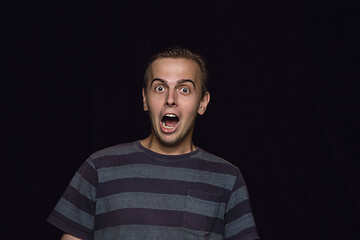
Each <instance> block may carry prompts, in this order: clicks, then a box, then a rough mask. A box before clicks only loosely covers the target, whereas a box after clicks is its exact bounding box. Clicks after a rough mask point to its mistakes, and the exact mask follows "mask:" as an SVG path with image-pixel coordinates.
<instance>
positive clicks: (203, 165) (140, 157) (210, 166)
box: [93, 152, 239, 176]
mask: <svg viewBox="0 0 360 240" xmlns="http://www.w3.org/2000/svg"><path fill="white" fill-rule="evenodd" d="M150 158H151V156H150ZM93 161H94V162H95V163H96V167H97V168H98V169H101V168H108V167H120V166H125V165H131V164H134V163H136V164H149V165H157V166H169V164H171V166H172V167H180V168H189V169H196V170H202V171H208V172H216V173H224V174H229V175H234V176H237V175H238V174H239V170H238V169H237V168H236V167H234V166H233V165H230V164H228V163H225V162H222V163H219V162H211V161H208V160H207V159H200V158H191V159H190V160H189V159H184V161H176V162H172V161H171V160H169V161H164V159H162V161H152V160H150V159H149V155H147V154H146V153H144V152H143V153H131V154H127V155H117V156H104V157H101V158H98V159H94V160H93Z"/></svg>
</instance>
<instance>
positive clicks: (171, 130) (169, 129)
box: [160, 121, 179, 133]
mask: <svg viewBox="0 0 360 240" xmlns="http://www.w3.org/2000/svg"><path fill="white" fill-rule="evenodd" d="M178 126H179V122H177V123H176V124H175V126H174V127H171V128H166V127H164V125H163V123H162V122H161V121H160V128H161V131H162V132H164V133H173V132H175V131H176V129H177V128H178Z"/></svg>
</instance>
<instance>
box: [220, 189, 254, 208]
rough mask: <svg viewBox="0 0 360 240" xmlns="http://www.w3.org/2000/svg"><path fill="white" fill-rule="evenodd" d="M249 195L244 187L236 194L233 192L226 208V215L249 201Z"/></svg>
mask: <svg viewBox="0 0 360 240" xmlns="http://www.w3.org/2000/svg"><path fill="white" fill-rule="evenodd" d="M248 198H249V197H248V194H247V190H246V188H245V186H242V187H241V188H239V189H237V190H236V191H235V192H233V193H232V194H231V196H230V200H229V203H228V205H227V207H226V211H225V212H226V213H227V212H229V211H230V210H231V209H233V208H234V207H235V206H236V205H238V204H239V203H241V202H243V201H245V200H247V199H248Z"/></svg>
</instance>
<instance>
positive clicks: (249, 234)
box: [224, 227, 259, 240]
mask: <svg viewBox="0 0 360 240" xmlns="http://www.w3.org/2000/svg"><path fill="white" fill-rule="evenodd" d="M237 239H259V235H258V233H257V231H256V227H249V228H246V229H244V230H242V231H241V232H239V233H238V234H235V235H234V236H231V237H229V238H225V239H224V240H237Z"/></svg>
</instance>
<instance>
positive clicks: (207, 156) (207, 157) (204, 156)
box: [192, 150, 232, 165]
mask: <svg viewBox="0 0 360 240" xmlns="http://www.w3.org/2000/svg"><path fill="white" fill-rule="evenodd" d="M192 158H200V159H202V160H205V161H209V162H215V163H226V164H229V165H232V164H231V163H229V162H228V161H226V160H225V159H223V158H220V157H218V156H215V155H213V154H211V153H208V152H206V151H204V150H202V151H199V152H198V153H196V154H195V155H193V156H192Z"/></svg>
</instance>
